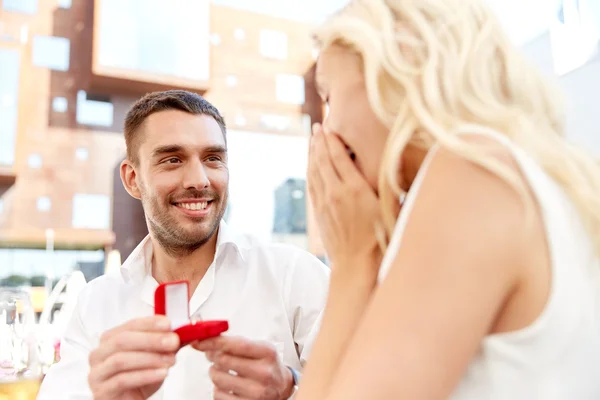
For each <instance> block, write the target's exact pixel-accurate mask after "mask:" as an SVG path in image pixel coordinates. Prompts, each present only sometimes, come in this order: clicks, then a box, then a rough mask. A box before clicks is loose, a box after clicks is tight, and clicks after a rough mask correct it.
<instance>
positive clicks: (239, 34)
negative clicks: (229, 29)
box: [233, 28, 246, 40]
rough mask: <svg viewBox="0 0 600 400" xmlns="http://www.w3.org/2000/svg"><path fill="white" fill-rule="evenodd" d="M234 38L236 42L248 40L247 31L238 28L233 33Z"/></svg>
mask: <svg viewBox="0 0 600 400" xmlns="http://www.w3.org/2000/svg"><path fill="white" fill-rule="evenodd" d="M233 37H234V38H235V40H244V39H246V31H244V30H243V29H242V28H237V29H236V30H235V31H234V32H233Z"/></svg>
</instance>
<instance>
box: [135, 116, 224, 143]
mask: <svg viewBox="0 0 600 400" xmlns="http://www.w3.org/2000/svg"><path fill="white" fill-rule="evenodd" d="M144 125H145V126H143V127H142V129H143V131H144V132H143V136H144V137H145V138H144V139H145V140H144V142H145V145H146V146H145V147H146V149H152V148H155V147H158V146H164V145H179V146H182V147H206V146H211V147H212V146H216V145H220V146H225V138H224V136H223V132H222V130H221V127H220V126H219V124H218V123H217V121H215V119H214V118H212V117H211V116H209V115H202V114H190V113H186V112H183V111H178V110H168V111H161V112H159V113H155V114H152V115H151V116H149V117H148V119H147V120H146V121H145V123H144Z"/></svg>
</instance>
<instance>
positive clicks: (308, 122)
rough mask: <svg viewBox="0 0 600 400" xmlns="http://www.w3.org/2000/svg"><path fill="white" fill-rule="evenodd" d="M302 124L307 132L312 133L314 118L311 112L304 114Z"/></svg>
mask: <svg viewBox="0 0 600 400" xmlns="http://www.w3.org/2000/svg"><path fill="white" fill-rule="evenodd" d="M302 126H303V127H304V130H305V132H306V133H307V134H308V135H310V134H311V132H312V119H311V118H310V115H309V114H302Z"/></svg>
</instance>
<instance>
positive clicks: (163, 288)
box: [154, 281, 229, 347]
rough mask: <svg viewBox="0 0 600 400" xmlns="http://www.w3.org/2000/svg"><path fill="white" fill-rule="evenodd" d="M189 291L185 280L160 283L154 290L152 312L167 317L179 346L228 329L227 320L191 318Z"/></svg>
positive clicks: (217, 334) (216, 334)
mask: <svg viewBox="0 0 600 400" xmlns="http://www.w3.org/2000/svg"><path fill="white" fill-rule="evenodd" d="M189 292H190V284H189V282H187V281H174V282H166V283H162V284H160V285H158V287H157V288H156V291H155V292H154V314H156V315H165V316H166V317H167V318H169V320H170V321H171V329H172V330H173V332H175V333H176V334H177V335H178V336H179V340H180V343H181V347H183V346H186V345H188V344H190V343H192V342H195V341H197V340H203V339H208V338H211V337H215V336H219V335H220V334H221V333H223V332H225V331H227V330H228V329H229V323H228V322H227V321H219V320H217V321H194V320H191V319H190V306H189Z"/></svg>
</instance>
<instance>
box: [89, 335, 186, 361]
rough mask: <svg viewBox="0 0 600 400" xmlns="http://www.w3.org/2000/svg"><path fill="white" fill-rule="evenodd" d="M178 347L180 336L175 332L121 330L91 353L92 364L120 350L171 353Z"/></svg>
mask: <svg viewBox="0 0 600 400" xmlns="http://www.w3.org/2000/svg"><path fill="white" fill-rule="evenodd" d="M178 349H179V336H177V334H176V333H173V332H166V333H162V332H135V331H129V332H121V333H119V334H114V335H111V336H110V337H109V338H108V339H105V340H103V341H101V343H100V346H99V347H98V348H97V349H96V350H94V351H93V352H92V353H90V365H91V366H95V365H97V364H99V363H101V362H103V361H104V360H106V359H107V358H109V357H110V356H111V355H113V354H115V353H118V352H130V351H141V352H151V353H169V352H175V351H177V350H178Z"/></svg>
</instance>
